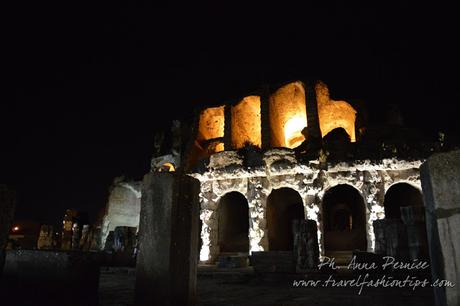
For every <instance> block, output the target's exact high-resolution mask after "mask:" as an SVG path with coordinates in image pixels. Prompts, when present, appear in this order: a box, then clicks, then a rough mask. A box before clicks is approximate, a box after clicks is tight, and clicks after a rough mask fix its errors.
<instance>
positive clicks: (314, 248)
mask: <svg viewBox="0 0 460 306" xmlns="http://www.w3.org/2000/svg"><path fill="white" fill-rule="evenodd" d="M293 231H294V257H295V258H296V272H307V271H309V270H316V269H317V268H318V264H319V246H318V235H317V231H318V228H317V225H316V221H313V220H294V221H293Z"/></svg>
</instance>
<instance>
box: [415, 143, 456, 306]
mask: <svg viewBox="0 0 460 306" xmlns="http://www.w3.org/2000/svg"><path fill="white" fill-rule="evenodd" d="M420 179H421V181H422V188H423V196H424V198H425V207H426V217H427V219H426V225H427V234H428V243H429V250H430V259H431V270H432V274H433V279H434V280H436V279H445V280H448V281H450V282H453V283H455V286H454V287H438V288H436V287H435V288H434V294H435V301H436V305H437V306H444V305H449V306H454V305H455V306H458V305H460V291H459V287H458V286H459V285H460V150H457V151H453V152H449V153H440V154H435V155H433V156H431V157H430V158H429V159H428V160H427V161H426V162H425V163H423V164H422V166H421V168H420Z"/></svg>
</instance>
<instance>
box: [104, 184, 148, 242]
mask: <svg viewBox="0 0 460 306" xmlns="http://www.w3.org/2000/svg"><path fill="white" fill-rule="evenodd" d="M141 189H142V182H124V181H121V182H117V183H115V184H114V185H113V186H112V189H111V192H110V195H109V199H108V202H107V207H106V214H105V216H104V218H103V222H102V230H101V247H102V248H104V245H105V241H106V239H107V236H108V235H109V233H110V232H111V231H113V230H114V229H115V227H117V226H129V227H136V228H138V227H139V215H140V209H141Z"/></svg>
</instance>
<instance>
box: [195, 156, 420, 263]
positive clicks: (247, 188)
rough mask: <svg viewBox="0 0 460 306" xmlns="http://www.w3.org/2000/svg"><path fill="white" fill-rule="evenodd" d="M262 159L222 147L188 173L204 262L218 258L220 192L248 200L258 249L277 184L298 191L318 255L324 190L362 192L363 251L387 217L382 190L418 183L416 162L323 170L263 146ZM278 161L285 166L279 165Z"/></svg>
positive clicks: (263, 246)
mask: <svg viewBox="0 0 460 306" xmlns="http://www.w3.org/2000/svg"><path fill="white" fill-rule="evenodd" d="M262 160H263V162H264V166H261V167H245V166H244V157H243V156H240V155H238V154H237V153H236V152H234V151H224V152H220V153H217V154H214V155H212V156H211V157H210V158H209V162H208V163H207V165H206V169H205V171H204V172H201V173H193V174H191V175H192V176H193V177H195V178H197V179H198V180H200V183H201V190H200V191H201V192H200V203H201V219H202V221H203V227H202V231H201V238H202V241H203V244H202V246H201V252H200V260H201V261H202V262H207V263H212V262H215V261H216V260H217V258H218V256H219V248H218V247H217V245H218V241H217V234H216V232H217V231H218V228H219V227H218V220H219V218H218V212H217V207H218V205H219V202H220V200H221V198H222V196H224V195H225V194H227V193H229V192H234V191H237V192H240V193H241V194H243V195H244V196H245V197H246V199H247V200H248V206H249V212H250V222H249V225H250V227H249V243H250V251H251V252H256V251H267V250H269V245H268V238H267V237H268V232H269V229H268V225H267V218H266V212H267V198H268V196H269V195H270V194H271V193H272V192H273V190H275V189H279V188H292V189H294V190H295V191H297V192H298V193H299V195H300V197H301V198H302V201H303V206H304V211H305V216H306V218H308V219H310V220H314V221H316V222H317V226H318V231H317V236H318V245H319V248H320V255H321V256H324V255H325V245H324V239H323V238H324V237H323V236H324V235H323V226H324V224H323V221H324V216H323V210H322V200H323V197H324V194H325V193H326V191H327V190H328V189H330V188H331V187H334V186H337V185H339V184H346V185H350V186H352V187H354V188H355V189H356V190H358V191H359V192H360V194H361V196H362V197H363V200H364V203H365V213H366V215H365V222H366V236H367V237H366V238H367V251H368V252H373V251H374V247H375V236H374V228H373V222H374V221H375V220H379V219H383V218H384V217H385V213H384V206H383V203H384V197H385V192H386V191H387V190H388V189H389V188H390V186H392V185H394V184H396V183H399V182H405V183H410V184H412V185H414V186H417V187H418V186H419V185H420V180H419V176H420V173H419V170H418V168H419V166H420V164H421V161H420V160H411V161H408V160H398V159H395V158H392V159H383V160H379V161H373V160H355V161H351V162H340V163H335V164H328V167H327V170H321V169H319V168H318V163H319V161H318V160H313V161H309V162H308V164H302V163H300V162H299V161H298V160H297V158H296V156H295V152H294V151H293V150H288V149H271V150H267V151H265V152H263V156H262ZM281 164H288V165H285V166H284V167H278V166H279V165H281ZM230 165H231V166H232V168H231V170H229V166H230ZM277 165H278V166H277ZM273 166H274V167H273ZM275 168H276V170H275Z"/></svg>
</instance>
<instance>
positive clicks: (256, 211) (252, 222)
mask: <svg viewBox="0 0 460 306" xmlns="http://www.w3.org/2000/svg"><path fill="white" fill-rule="evenodd" d="M264 181H265V182H264ZM264 183H266V180H265V179H261V178H249V179H248V192H247V194H246V198H247V199H248V204H249V244H250V252H251V253H252V252H260V251H267V250H268V239H267V235H266V233H267V220H266V215H265V214H266V211H267V210H266V205H267V196H266V194H265V193H263V187H262V186H263V184H264Z"/></svg>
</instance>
